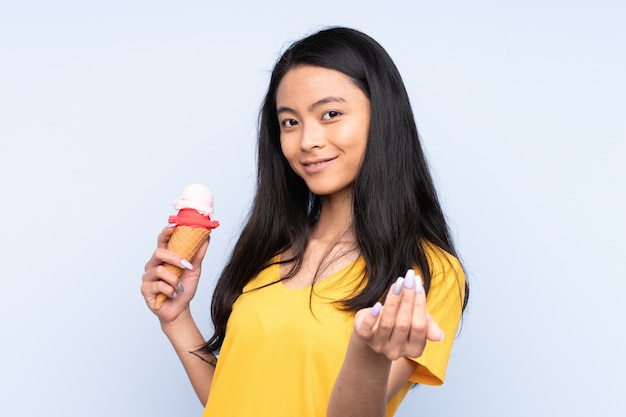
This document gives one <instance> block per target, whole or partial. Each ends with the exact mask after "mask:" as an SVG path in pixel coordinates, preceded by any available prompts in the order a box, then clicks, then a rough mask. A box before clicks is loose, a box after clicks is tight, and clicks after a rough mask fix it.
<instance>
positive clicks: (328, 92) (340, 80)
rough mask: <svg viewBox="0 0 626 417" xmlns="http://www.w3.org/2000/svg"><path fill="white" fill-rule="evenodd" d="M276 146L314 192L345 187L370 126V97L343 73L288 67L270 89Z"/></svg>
mask: <svg viewBox="0 0 626 417" xmlns="http://www.w3.org/2000/svg"><path fill="white" fill-rule="evenodd" d="M276 109H277V113H278V123H279V125H280V145H281V148H282V151H283V154H284V155H285V158H286V159H287V161H288V162H289V165H290V166H291V168H292V169H293V170H294V171H295V172H296V174H298V175H299V176H300V177H301V178H302V179H303V180H304V181H305V182H306V184H307V185H308V187H309V189H310V190H311V191H312V192H313V193H315V194H318V195H325V196H329V195H332V194H335V193H337V192H340V191H344V190H346V189H348V190H349V189H351V188H352V184H353V183H354V180H355V178H356V176H357V173H358V171H359V168H360V166H361V161H362V160H363V155H364V153H365V148H366V146H367V137H368V132H369V125H370V102H369V99H368V98H367V96H366V95H365V94H364V93H363V91H362V90H361V89H360V88H358V87H357V86H356V85H355V84H354V82H353V81H352V80H351V79H350V78H349V77H348V76H346V75H345V74H343V73H341V72H339V71H335V70H331V69H327V68H322V67H315V66H310V65H305V66H299V67H295V68H293V69H291V70H289V71H288V72H287V73H286V74H285V76H284V77H283V79H282V80H281V82H280V84H279V85H278V89H277V91H276Z"/></svg>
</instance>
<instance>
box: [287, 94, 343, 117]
mask: <svg viewBox="0 0 626 417" xmlns="http://www.w3.org/2000/svg"><path fill="white" fill-rule="evenodd" d="M345 102H346V100H345V99H344V98H343V97H336V96H328V97H324V98H321V99H319V100H317V101H316V102H315V103H313V104H311V105H310V106H309V111H313V110H315V108H316V107H318V106H321V105H323V104H328V103H345ZM286 112H287V113H296V111H295V110H294V109H292V108H291V107H287V106H280V107H279V108H277V109H276V113H277V114H281V113H286Z"/></svg>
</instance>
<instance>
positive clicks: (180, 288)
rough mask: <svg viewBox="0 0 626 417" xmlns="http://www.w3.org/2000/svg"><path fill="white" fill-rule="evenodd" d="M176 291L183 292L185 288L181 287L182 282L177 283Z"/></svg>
mask: <svg viewBox="0 0 626 417" xmlns="http://www.w3.org/2000/svg"><path fill="white" fill-rule="evenodd" d="M178 291H180V292H183V291H185V287H183V283H182V282H179V283H178Z"/></svg>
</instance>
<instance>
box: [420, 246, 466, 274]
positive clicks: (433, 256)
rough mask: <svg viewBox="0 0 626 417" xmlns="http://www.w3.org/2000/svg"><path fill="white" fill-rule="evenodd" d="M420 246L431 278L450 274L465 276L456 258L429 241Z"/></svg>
mask: <svg viewBox="0 0 626 417" xmlns="http://www.w3.org/2000/svg"><path fill="white" fill-rule="evenodd" d="M422 246H423V248H424V254H425V255H426V260H427V261H428V267H429V268H430V273H431V275H432V276H433V277H435V276H437V275H441V274H444V275H448V274H451V273H452V274H455V275H457V276H463V277H464V276H465V273H464V271H463V266H462V265H461V262H460V261H459V259H458V258H457V257H456V256H454V255H453V254H451V253H449V252H448V251H446V250H445V249H443V248H441V247H439V246H437V245H435V244H434V243H432V242H429V241H424V243H423V244H422Z"/></svg>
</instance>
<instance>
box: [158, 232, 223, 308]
mask: <svg viewBox="0 0 626 417" xmlns="http://www.w3.org/2000/svg"><path fill="white" fill-rule="evenodd" d="M210 234H211V231H210V230H207V229H205V228H202V227H190V226H177V227H176V230H174V233H173V234H172V236H171V237H170V241H169V242H168V244H167V249H168V250H171V251H172V252H175V253H177V254H179V255H180V256H182V257H183V258H185V259H186V260H188V261H190V262H191V260H193V258H194V256H196V253H197V252H198V249H200V246H202V243H204V241H205V240H207V238H208V237H209V235H210ZM164 266H165V268H166V269H167V270H168V271H170V272H172V273H173V274H174V275H176V276H177V277H180V276H181V274H182V273H183V271H184V270H185V269H184V268H179V267H177V266H175V265H171V264H165V265H164ZM165 300H167V296H166V295H165V294H157V297H156V300H155V302H154V309H155V310H158V309H159V308H161V306H162V305H163V303H164V302H165Z"/></svg>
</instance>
